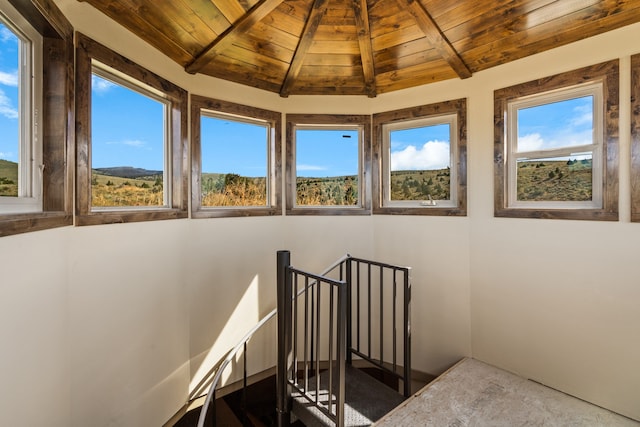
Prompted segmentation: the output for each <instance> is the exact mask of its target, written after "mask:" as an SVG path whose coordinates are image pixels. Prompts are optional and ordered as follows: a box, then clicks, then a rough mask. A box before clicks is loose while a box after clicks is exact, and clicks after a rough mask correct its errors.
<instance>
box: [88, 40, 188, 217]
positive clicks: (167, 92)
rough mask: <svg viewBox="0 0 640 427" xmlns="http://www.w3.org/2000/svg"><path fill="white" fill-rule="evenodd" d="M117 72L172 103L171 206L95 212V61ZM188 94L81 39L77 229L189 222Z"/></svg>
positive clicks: (121, 57)
mask: <svg viewBox="0 0 640 427" xmlns="http://www.w3.org/2000/svg"><path fill="white" fill-rule="evenodd" d="M93 60H95V61H98V62H99V63H101V64H103V65H105V66H107V67H109V68H111V69H113V70H116V71H117V72H119V73H122V74H124V75H126V76H127V77H129V78H131V79H134V80H136V81H139V82H141V83H143V84H145V85H147V86H149V87H151V88H153V89H155V90H157V91H159V92H161V93H162V94H163V95H164V97H165V98H166V99H167V100H168V102H169V104H170V105H169V107H168V109H169V117H170V118H169V120H170V122H171V123H170V129H171V134H170V135H169V145H170V150H169V152H168V153H166V154H165V155H166V156H169V158H168V159H165V160H168V163H169V164H170V165H171V167H170V168H168V169H169V170H168V171H166V172H165V173H166V174H167V178H166V179H168V180H170V183H171V186H170V188H171V200H170V205H169V206H164V207H157V208H156V207H153V208H146V207H145V208H137V207H131V208H128V207H125V208H114V209H112V210H111V209H103V208H100V209H99V210H93V209H92V207H91V75H92V67H93V65H92V61H93ZM187 103H188V95H187V92H186V91H185V90H184V89H182V88H180V87H178V86H176V85H174V84H173V83H171V82H169V81H168V80H166V79H164V78H162V77H160V76H158V75H157V74H155V73H153V72H151V71H149V70H147V69H145V68H144V67H142V66H140V65H138V64H136V63H135V62H133V61H131V60H129V59H127V58H125V57H124V56H122V55H119V54H118V53H116V52H114V51H112V50H111V49H109V48H107V47H105V46H103V45H101V44H100V43H98V42H96V41H94V40H92V39H90V38H89V37H87V36H85V35H84V34H81V33H77V34H76V107H77V121H76V152H77V156H76V225H95V224H111V223H121V222H138V221H155V220H165V219H177V218H186V217H187V216H188V210H187V209H188V194H187V192H188V177H187V174H186V171H187V170H188V169H187V163H188V157H187V151H188V145H187Z"/></svg>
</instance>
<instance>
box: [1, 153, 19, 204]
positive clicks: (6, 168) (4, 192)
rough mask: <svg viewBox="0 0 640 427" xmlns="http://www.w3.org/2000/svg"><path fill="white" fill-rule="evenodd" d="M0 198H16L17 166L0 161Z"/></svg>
mask: <svg viewBox="0 0 640 427" xmlns="http://www.w3.org/2000/svg"><path fill="white" fill-rule="evenodd" d="M0 196H11V197H17V196H18V164H17V163H15V162H10V161H8V160H2V159H0Z"/></svg>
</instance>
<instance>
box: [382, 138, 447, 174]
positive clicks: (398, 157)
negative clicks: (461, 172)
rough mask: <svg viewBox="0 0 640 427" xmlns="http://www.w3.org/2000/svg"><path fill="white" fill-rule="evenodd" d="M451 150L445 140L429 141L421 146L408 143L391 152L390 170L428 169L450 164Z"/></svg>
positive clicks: (444, 166)
mask: <svg viewBox="0 0 640 427" xmlns="http://www.w3.org/2000/svg"><path fill="white" fill-rule="evenodd" d="M450 160H451V152H450V147H449V143H448V142H445V141H429V142H427V143H425V144H424V145H423V146H422V147H421V148H419V149H418V148H416V147H415V146H414V145H409V146H407V147H406V148H405V149H403V150H401V151H394V152H392V153H391V170H419V169H424V170H430V169H444V168H446V167H448V166H450Z"/></svg>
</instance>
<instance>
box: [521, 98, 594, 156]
mask: <svg viewBox="0 0 640 427" xmlns="http://www.w3.org/2000/svg"><path fill="white" fill-rule="evenodd" d="M592 143H593V97H592V96H585V97H581V98H575V99H569V100H566V101H560V102H556V103H552V104H545V105H541V106H537V107H531V108H526V109H520V110H519V111H518V151H520V152H523V151H537V150H548V149H552V148H558V147H566V146H571V147H573V146H578V145H586V144H592Z"/></svg>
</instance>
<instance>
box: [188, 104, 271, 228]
mask: <svg viewBox="0 0 640 427" xmlns="http://www.w3.org/2000/svg"><path fill="white" fill-rule="evenodd" d="M281 128H282V121H281V114H280V113H277V112H274V111H268V110H262V109H259V108H253V107H248V106H244V105H239V104H234V103H231V102H225V101H220V100H215V99H210V98H205V97H202V96H197V95H192V96H191V139H192V142H193V143H192V148H191V167H192V172H193V183H192V192H191V197H192V199H191V206H192V217H194V218H208V217H230V216H260V215H280V214H281V213H282V192H281V179H282V175H281V169H282V167H281V161H280V154H281V153H280V152H281V145H280V141H281Z"/></svg>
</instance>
